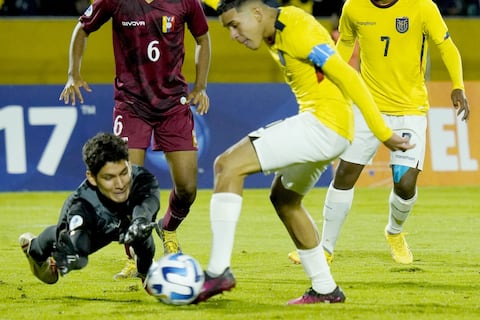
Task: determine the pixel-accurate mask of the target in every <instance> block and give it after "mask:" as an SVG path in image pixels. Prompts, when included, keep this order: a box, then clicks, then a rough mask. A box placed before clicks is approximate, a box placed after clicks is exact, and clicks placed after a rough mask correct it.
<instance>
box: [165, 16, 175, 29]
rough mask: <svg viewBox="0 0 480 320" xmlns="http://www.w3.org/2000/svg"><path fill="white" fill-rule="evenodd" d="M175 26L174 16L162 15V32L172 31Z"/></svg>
mask: <svg viewBox="0 0 480 320" xmlns="http://www.w3.org/2000/svg"><path fill="white" fill-rule="evenodd" d="M174 27H175V17H171V16H163V17H162V32H163V33H169V32H172V31H174V29H175V28H174Z"/></svg>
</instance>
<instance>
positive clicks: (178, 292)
mask: <svg viewBox="0 0 480 320" xmlns="http://www.w3.org/2000/svg"><path fill="white" fill-rule="evenodd" d="M146 281H147V289H148V291H149V292H150V294H151V295H152V296H154V297H156V298H157V299H158V300H160V301H161V302H163V303H166V304H173V305H183V304H189V303H191V302H192V301H193V300H195V298H196V297H197V296H198V294H199V293H200V290H201V289H202V286H203V282H204V281H205V276H204V273H203V269H202V267H201V266H200V264H199V263H198V261H197V260H195V258H193V257H192V256H189V255H187V254H183V253H171V254H168V255H166V256H163V257H162V258H161V259H159V260H158V261H156V262H153V263H152V265H151V266H150V269H149V270H148V274H147V279H146Z"/></svg>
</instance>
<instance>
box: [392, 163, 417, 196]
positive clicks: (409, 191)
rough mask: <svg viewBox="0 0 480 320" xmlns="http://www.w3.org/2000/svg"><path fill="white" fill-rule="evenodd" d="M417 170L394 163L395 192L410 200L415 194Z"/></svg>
mask: <svg viewBox="0 0 480 320" xmlns="http://www.w3.org/2000/svg"><path fill="white" fill-rule="evenodd" d="M417 172H418V171H417V170H416V169H412V168H410V167H407V166H401V165H393V166H392V174H393V182H394V186H395V193H396V194H397V195H398V196H399V197H400V198H402V199H404V200H408V199H410V198H412V197H413V196H415V193H416V184H417V175H418V174H417Z"/></svg>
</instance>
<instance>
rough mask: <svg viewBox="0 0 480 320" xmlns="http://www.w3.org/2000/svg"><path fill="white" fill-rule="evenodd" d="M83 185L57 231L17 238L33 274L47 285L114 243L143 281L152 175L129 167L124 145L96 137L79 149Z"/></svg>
mask: <svg viewBox="0 0 480 320" xmlns="http://www.w3.org/2000/svg"><path fill="white" fill-rule="evenodd" d="M82 152H83V161H84V162H85V165H86V167H87V171H86V177H87V178H86V180H85V181H83V183H82V184H81V185H80V186H79V187H78V188H77V190H76V191H75V192H73V193H72V194H71V195H70V196H69V197H68V198H67V200H66V201H65V203H64V205H63V208H62V210H61V213H60V218H59V220H58V224H57V225H52V226H49V227H47V228H46V229H45V230H44V231H43V232H42V233H40V234H39V235H38V237H35V236H34V235H33V234H31V233H24V234H22V235H21V236H20V238H19V242H20V246H21V248H22V250H23V252H24V253H25V255H26V257H27V260H28V262H29V263H30V269H31V271H32V273H33V274H34V275H35V276H36V277H37V278H38V279H40V280H41V281H43V282H45V283H47V284H54V283H56V282H57V281H58V278H59V275H62V276H64V275H66V274H67V273H68V272H70V271H72V270H77V269H82V268H84V267H85V266H86V265H87V262H88V256H89V255H90V254H92V253H94V252H96V251H97V250H99V249H101V248H103V247H105V246H106V245H108V244H110V243H111V242H112V241H118V242H120V243H126V244H129V245H130V246H131V247H132V248H133V249H134V250H135V254H136V264H137V269H138V277H139V278H141V279H142V281H143V280H144V279H145V275H146V273H147V271H148V268H149V267H150V265H151V263H152V261H153V258H154V255H155V244H154V240H153V237H152V235H151V234H152V229H153V228H154V227H155V223H154V221H155V219H156V215H157V211H158V210H159V208H160V202H159V186H158V181H157V179H156V178H155V176H154V175H152V174H151V173H150V172H148V171H147V170H146V169H144V168H143V167H139V166H134V165H131V164H130V163H129V161H128V148H127V145H126V142H125V141H124V140H122V139H121V138H120V137H117V136H115V135H113V134H110V133H99V134H97V135H96V136H94V137H93V138H91V139H90V140H88V141H87V142H86V143H85V145H84V146H83V150H82Z"/></svg>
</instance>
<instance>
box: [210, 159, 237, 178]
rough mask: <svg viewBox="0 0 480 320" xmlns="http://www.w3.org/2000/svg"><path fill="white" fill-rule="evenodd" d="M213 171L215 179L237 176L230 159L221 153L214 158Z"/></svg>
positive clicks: (233, 163)
mask: <svg viewBox="0 0 480 320" xmlns="http://www.w3.org/2000/svg"><path fill="white" fill-rule="evenodd" d="M213 171H214V174H215V179H222V178H225V179H227V178H230V177H233V176H235V175H238V173H237V172H236V170H235V162H234V161H232V158H230V157H229V156H228V155H227V154H225V153H222V154H221V155H219V156H217V158H215V161H214V163H213Z"/></svg>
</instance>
